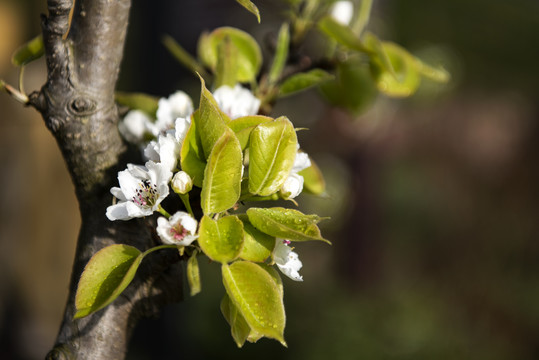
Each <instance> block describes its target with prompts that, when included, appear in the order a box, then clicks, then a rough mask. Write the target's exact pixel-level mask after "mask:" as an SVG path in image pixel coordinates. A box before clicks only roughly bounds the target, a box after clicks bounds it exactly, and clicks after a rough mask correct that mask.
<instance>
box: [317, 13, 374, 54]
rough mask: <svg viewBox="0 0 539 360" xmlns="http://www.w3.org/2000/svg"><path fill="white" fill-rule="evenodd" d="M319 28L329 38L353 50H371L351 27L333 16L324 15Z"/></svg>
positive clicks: (365, 51) (367, 51) (366, 51)
mask: <svg viewBox="0 0 539 360" xmlns="http://www.w3.org/2000/svg"><path fill="white" fill-rule="evenodd" d="M318 28H319V29H320V30H321V31H322V32H323V33H324V34H326V35H327V36H328V37H329V38H331V39H333V40H335V41H336V42H337V43H339V44H341V45H343V46H345V47H347V48H349V49H351V50H356V51H360V52H364V53H369V52H370V50H369V49H367V48H366V47H365V45H363V43H362V42H361V40H360V39H359V37H358V36H357V35H356V34H354V32H353V31H352V29H351V28H350V27H348V26H346V25H343V24H341V23H339V22H337V21H336V20H335V19H333V18H332V17H331V16H325V17H323V18H322V19H321V20H320V21H319V22H318Z"/></svg>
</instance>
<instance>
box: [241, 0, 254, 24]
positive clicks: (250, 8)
mask: <svg viewBox="0 0 539 360" xmlns="http://www.w3.org/2000/svg"><path fill="white" fill-rule="evenodd" d="M236 1H237V2H238V3H239V4H240V5H241V6H243V7H244V8H246V9H247V10H248V11H250V12H251V13H252V14H253V15H254V16H256V19H257V20H258V23H259V24H260V11H259V10H258V8H257V7H256V5H255V4H253V3H252V2H251V1H249V0H236Z"/></svg>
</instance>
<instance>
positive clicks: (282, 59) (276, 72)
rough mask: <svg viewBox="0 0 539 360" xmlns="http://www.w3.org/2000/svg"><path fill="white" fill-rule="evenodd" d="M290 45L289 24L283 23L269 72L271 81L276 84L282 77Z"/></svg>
mask: <svg viewBox="0 0 539 360" xmlns="http://www.w3.org/2000/svg"><path fill="white" fill-rule="evenodd" d="M289 45H290V33H289V31H288V24H287V23H284V24H283V25H281V29H280V30H279V36H278V38H277V48H276V49H275V56H274V57H273V63H272V64H271V69H270V72H269V78H268V79H269V83H270V84H275V83H276V82H277V81H278V80H279V78H280V77H281V73H282V72H283V69H284V66H285V64H286V60H287V58H288V46H289Z"/></svg>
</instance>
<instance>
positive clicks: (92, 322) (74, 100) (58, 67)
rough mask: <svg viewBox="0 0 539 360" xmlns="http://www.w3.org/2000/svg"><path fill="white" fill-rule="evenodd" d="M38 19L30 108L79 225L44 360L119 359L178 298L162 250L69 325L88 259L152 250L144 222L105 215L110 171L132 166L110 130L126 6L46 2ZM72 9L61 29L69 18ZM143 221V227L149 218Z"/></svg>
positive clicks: (175, 276)
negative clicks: (64, 177)
mask: <svg viewBox="0 0 539 360" xmlns="http://www.w3.org/2000/svg"><path fill="white" fill-rule="evenodd" d="M47 5H48V10H49V14H48V16H47V17H45V16H43V18H42V27H43V38H44V43H45V53H46V60H47V70H48V79H47V82H46V84H45V85H44V86H43V87H42V89H41V91H39V92H36V93H33V94H32V95H31V96H30V104H31V105H32V106H33V107H35V108H36V109H37V110H38V111H40V112H41V114H42V115H43V119H44V120H45V124H46V126H47V128H48V129H49V130H50V131H51V133H52V134H53V136H54V137H55V139H56V140H57V143H58V146H59V147H60V149H61V152H62V155H63V157H64V159H65V162H66V164H67V167H68V169H69V172H70V174H71V178H72V180H73V183H74V185H75V191H76V195H77V199H78V201H79V208H80V212H81V218H82V225H81V230H80V233H79V237H78V243H77V251H76V255H75V260H74V265H73V273H72V278H71V283H70V295H69V298H68V300H67V305H66V309H65V314H64V319H63V322H62V325H61V328H60V331H59V334H58V337H57V340H56V344H55V347H54V349H53V350H51V352H50V353H49V354H48V355H47V358H48V359H74V358H76V359H93V360H96V359H107V360H110V359H122V358H124V357H125V353H126V347H127V343H128V340H129V336H130V334H131V331H132V329H133V327H134V325H135V324H136V322H137V319H139V318H140V317H142V316H152V315H154V314H156V313H157V312H158V311H159V309H160V308H161V307H162V306H163V305H164V304H166V303H169V302H174V301H178V300H179V299H180V297H181V293H180V289H181V284H180V283H179V281H180V279H181V277H180V274H179V271H180V266H179V262H178V259H179V258H178V254H177V253H174V252H173V251H168V250H165V251H161V252H158V253H156V254H155V256H153V255H154V254H152V256H149V257H148V260H145V262H144V263H143V265H142V267H141V269H140V270H139V274H137V276H136V278H135V280H134V281H133V283H132V284H131V285H130V286H129V287H128V289H127V290H126V291H125V293H124V294H122V296H121V297H120V298H118V299H117V300H116V301H115V302H114V303H113V304H111V305H110V306H108V307H106V308H105V309H103V310H101V311H99V312H97V313H96V314H94V315H90V316H88V317H86V318H83V319H79V320H74V319H73V315H74V314H75V306H74V298H75V291H76V286H77V283H78V279H79V278H80V274H81V273H82V270H83V269H84V266H85V265H86V263H87V262H88V260H89V259H90V257H91V256H92V255H93V254H94V253H95V252H97V251H98V250H99V249H101V248H103V247H104V246H107V245H111V244H113V243H123V244H130V245H133V246H135V247H137V248H139V249H140V250H144V249H147V248H149V247H150V246H153V245H155V243H154V242H155V241H154V238H155V235H154V234H153V233H152V231H151V226H150V224H148V220H142V219H138V220H131V221H127V222H123V221H116V222H111V221H109V220H108V219H107V218H106V217H105V209H106V207H107V206H108V205H110V204H111V201H112V196H111V195H110V193H109V189H110V188H111V187H112V186H115V185H116V183H117V179H116V175H117V171H118V170H122V169H124V168H125V164H126V163H127V162H128V161H130V160H131V161H133V160H135V161H136V160H137V157H138V152H136V151H134V152H133V151H130V150H129V149H128V147H127V146H126V145H125V144H124V143H123V141H122V139H121V137H120V135H119V133H118V130H117V122H118V120H119V117H118V110H117V108H116V105H115V103H114V88H115V85H116V80H117V78H118V72H119V67H120V62H121V59H122V52H123V46H124V40H125V35H126V31H127V23H128V14H129V8H130V0H115V1H110V0H77V1H76V5H75V8H74V9H72V6H73V1H72V0H48V1H47ZM72 10H73V15H72V20H71V23H70V11H72ZM150 221H151V220H150Z"/></svg>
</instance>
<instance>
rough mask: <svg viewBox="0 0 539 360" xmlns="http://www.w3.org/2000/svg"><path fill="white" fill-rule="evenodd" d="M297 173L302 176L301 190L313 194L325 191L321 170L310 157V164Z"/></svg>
mask: <svg viewBox="0 0 539 360" xmlns="http://www.w3.org/2000/svg"><path fill="white" fill-rule="evenodd" d="M298 175H301V176H303V190H304V191H307V192H308V193H311V194H314V195H321V194H323V193H325V192H326V181H325V180H324V176H323V175H322V171H321V170H320V168H319V167H318V165H316V163H315V162H314V160H313V159H311V166H309V167H308V168H306V169H303V170H301V171H300V172H299V173H298Z"/></svg>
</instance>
